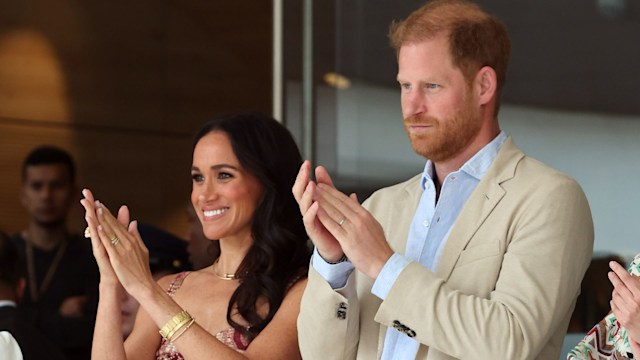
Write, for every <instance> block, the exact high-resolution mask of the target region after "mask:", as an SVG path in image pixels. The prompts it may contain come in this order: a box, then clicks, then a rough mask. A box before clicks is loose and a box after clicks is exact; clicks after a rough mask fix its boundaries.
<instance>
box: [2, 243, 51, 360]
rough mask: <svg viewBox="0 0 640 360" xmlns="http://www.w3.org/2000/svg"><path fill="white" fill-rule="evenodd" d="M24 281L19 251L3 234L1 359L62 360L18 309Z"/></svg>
mask: <svg viewBox="0 0 640 360" xmlns="http://www.w3.org/2000/svg"><path fill="white" fill-rule="evenodd" d="M24 285H25V280H24V278H21V277H20V276H19V274H18V251H17V249H16V247H15V245H14V244H13V243H12V242H11V241H10V240H9V238H8V237H5V236H4V234H2V233H0V359H3V360H4V359H7V360H10V359H24V360H30V359H31V360H40V359H63V358H62V354H60V353H59V352H58V350H57V349H56V348H55V347H54V346H53V345H52V344H51V343H50V342H49V340H48V339H47V338H46V337H45V336H44V335H42V334H41V333H40V332H39V331H38V330H37V329H36V328H35V327H34V326H33V325H32V324H31V323H30V322H29V321H27V320H26V319H25V318H24V317H23V316H22V314H21V313H20V312H19V311H18V309H17V308H16V304H17V303H18V302H19V301H20V298H21V297H22V293H23V290H24Z"/></svg>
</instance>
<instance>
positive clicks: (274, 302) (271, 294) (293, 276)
mask: <svg viewBox="0 0 640 360" xmlns="http://www.w3.org/2000/svg"><path fill="white" fill-rule="evenodd" d="M214 131H215V132H218V131H219V132H223V133H225V134H227V135H228V136H229V139H230V141H231V146H232V149H233V152H234V154H235V155H236V157H237V158H238V161H239V162H240V164H241V165H242V167H243V168H244V169H246V170H247V171H249V172H250V173H251V174H253V175H254V176H255V177H256V178H257V179H258V181H260V183H261V184H262V186H263V188H264V191H263V194H262V198H261V199H260V200H259V204H258V206H257V208H256V211H255V212H254V214H253V219H252V220H253V221H252V225H251V230H252V236H253V240H254V242H253V245H252V246H251V248H250V249H249V251H248V253H247V255H246V256H245V258H244V260H243V261H242V263H241V264H240V267H239V268H238V270H237V273H238V274H241V278H240V285H239V286H238V288H237V289H236V290H235V292H234V293H233V295H232V296H231V299H230V300H229V307H228V308H227V322H228V323H229V324H230V325H231V326H233V327H234V328H235V329H236V330H238V331H240V332H241V333H243V334H245V335H246V336H248V337H249V339H253V338H254V337H255V336H257V335H258V334H259V333H260V331H262V329H264V328H265V327H266V326H267V324H269V322H270V321H271V319H272V318H273V316H274V315H275V313H276V311H278V309H279V308H280V305H281V303H282V300H283V299H284V296H285V295H286V292H287V290H288V289H289V287H290V286H291V285H293V283H294V282H296V281H297V280H298V279H300V278H302V277H305V276H306V274H307V270H308V267H309V258H310V256H311V250H310V248H309V247H308V246H307V234H306V232H305V229H304V225H303V223H302V216H301V215H300V210H299V207H298V204H297V202H296V200H295V198H294V197H293V194H292V192H291V188H292V187H293V183H294V181H295V178H296V175H297V173H298V171H299V168H300V166H301V165H302V157H301V155H300V151H299V150H298V147H297V145H296V143H295V141H294V140H293V137H292V136H291V133H289V131H288V130H287V129H286V128H285V127H284V126H282V125H281V124H280V123H278V122H277V121H276V120H274V119H273V118H270V117H268V116H266V115H263V114H260V113H257V112H242V113H235V114H229V115H225V116H221V117H218V118H216V119H213V120H211V121H209V122H207V123H206V124H205V125H204V126H203V127H202V129H200V131H198V133H197V134H196V135H195V137H194V145H193V146H194V148H195V145H196V144H197V143H198V141H199V140H200V139H201V138H202V137H204V136H205V135H207V134H209V133H210V132H214ZM212 248H213V253H214V255H215V258H217V257H219V256H220V243H219V242H217V241H214V242H213V246H212ZM261 298H264V299H266V300H267V302H268V304H269V310H268V312H267V315H266V316H265V317H261V316H260V315H259V314H258V309H257V308H256V303H257V301H258V300H259V299H261ZM234 307H235V308H236V309H237V311H238V313H239V314H240V315H241V316H242V317H243V318H244V319H245V320H246V321H247V322H248V323H249V327H248V328H247V327H245V326H242V325H240V324H238V323H237V322H235V321H234V320H233V319H232V318H231V315H232V310H233V309H234Z"/></svg>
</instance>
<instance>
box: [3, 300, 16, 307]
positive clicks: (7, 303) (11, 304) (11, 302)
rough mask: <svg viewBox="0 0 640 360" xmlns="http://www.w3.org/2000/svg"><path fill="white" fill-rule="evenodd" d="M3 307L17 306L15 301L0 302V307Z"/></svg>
mask: <svg viewBox="0 0 640 360" xmlns="http://www.w3.org/2000/svg"><path fill="white" fill-rule="evenodd" d="M4 306H13V307H16V306H17V304H16V302H15V301H11V300H0V307H4Z"/></svg>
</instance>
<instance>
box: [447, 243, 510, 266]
mask: <svg viewBox="0 0 640 360" xmlns="http://www.w3.org/2000/svg"><path fill="white" fill-rule="evenodd" d="M497 255H500V243H498V242H497V241H493V242H490V243H488V244H482V245H476V246H472V247H470V248H466V249H464V250H463V251H462V252H461V253H460V256H459V257H458V263H457V264H456V267H460V266H464V265H468V264H471V263H473V262H475V261H478V260H481V259H485V258H489V257H493V256H497Z"/></svg>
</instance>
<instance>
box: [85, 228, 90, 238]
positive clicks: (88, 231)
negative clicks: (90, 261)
mask: <svg viewBox="0 0 640 360" xmlns="http://www.w3.org/2000/svg"><path fill="white" fill-rule="evenodd" d="M84 237H85V238H87V239H88V238H90V237H91V229H89V227H88V226H87V227H86V228H85V229H84Z"/></svg>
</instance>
